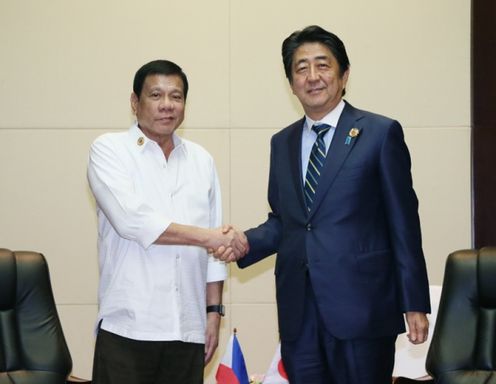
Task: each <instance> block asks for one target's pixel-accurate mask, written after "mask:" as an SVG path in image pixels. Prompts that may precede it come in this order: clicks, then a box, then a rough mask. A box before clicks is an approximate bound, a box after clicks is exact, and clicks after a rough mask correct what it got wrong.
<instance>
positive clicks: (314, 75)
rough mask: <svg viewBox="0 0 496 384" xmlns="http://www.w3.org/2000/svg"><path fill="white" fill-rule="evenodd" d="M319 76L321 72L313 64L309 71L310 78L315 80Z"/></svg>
mask: <svg viewBox="0 0 496 384" xmlns="http://www.w3.org/2000/svg"><path fill="white" fill-rule="evenodd" d="M318 78H319V74H318V71H317V68H316V67H315V66H314V65H311V66H310V68H309V71H308V80H310V81H313V80H317V79H318Z"/></svg>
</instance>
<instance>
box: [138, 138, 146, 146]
mask: <svg viewBox="0 0 496 384" xmlns="http://www.w3.org/2000/svg"><path fill="white" fill-rule="evenodd" d="M144 142H145V139H143V137H140V138H139V139H138V142H137V143H138V145H143V143H144Z"/></svg>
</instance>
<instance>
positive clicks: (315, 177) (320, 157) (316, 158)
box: [305, 124, 331, 211]
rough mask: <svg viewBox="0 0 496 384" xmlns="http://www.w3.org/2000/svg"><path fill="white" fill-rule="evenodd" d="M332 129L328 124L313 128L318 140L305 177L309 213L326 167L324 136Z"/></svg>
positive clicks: (311, 154) (314, 145)
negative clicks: (322, 171)
mask: <svg viewBox="0 0 496 384" xmlns="http://www.w3.org/2000/svg"><path fill="white" fill-rule="evenodd" d="M330 128H331V126H330V125H327V124H319V125H314V126H313V127H312V129H313V130H314V132H315V133H317V140H315V143H314V144H313V147H312V152H310V159H309V160H308V167H307V174H306V177H305V202H306V203H307V209H308V210H309V211H310V208H311V207H312V203H313V198H314V196H315V191H316V190H317V184H318V183H319V177H320V171H321V170H322V167H323V166H324V161H325V158H326V146H325V142H324V136H325V134H326V133H327V132H328V131H329V129H330Z"/></svg>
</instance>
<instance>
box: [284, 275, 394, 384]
mask: <svg viewBox="0 0 496 384" xmlns="http://www.w3.org/2000/svg"><path fill="white" fill-rule="evenodd" d="M306 299H307V301H306V308H305V318H304V320H303V326H302V331H301V333H300V336H299V337H298V339H296V340H294V341H291V342H287V341H286V342H285V341H281V355H282V359H283V362H284V366H285V368H286V372H287V373H288V377H289V382H290V383H291V384H391V377H392V373H393V366H394V353H395V342H396V336H389V337H379V338H374V337H373V335H371V338H368V339H354V340H340V339H337V338H335V337H333V336H332V335H331V334H330V333H329V332H327V330H326V329H325V327H324V324H323V322H322V320H321V316H320V314H319V311H318V309H317V306H316V303H315V297H314V295H313V291H312V288H311V285H310V283H308V284H307V298H306Z"/></svg>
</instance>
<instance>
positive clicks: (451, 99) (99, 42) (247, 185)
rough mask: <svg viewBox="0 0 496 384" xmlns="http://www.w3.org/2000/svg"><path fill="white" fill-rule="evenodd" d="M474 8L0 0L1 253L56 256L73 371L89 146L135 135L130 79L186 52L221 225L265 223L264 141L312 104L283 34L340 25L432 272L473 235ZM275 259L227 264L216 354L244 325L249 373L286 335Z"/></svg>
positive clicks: (84, 304) (86, 359)
mask: <svg viewBox="0 0 496 384" xmlns="http://www.w3.org/2000/svg"><path fill="white" fill-rule="evenodd" d="M469 23H470V2H469V1H463V0H439V1H436V2H432V1H429V0H417V1H404V0H377V1H373V2H370V1H365V0H349V1H339V2H338V1H330V0H325V1H323V0H322V1H320V0H307V1H305V2H292V1H287V0H271V1H265V0H251V1H242V0H217V1H210V2H204V1H182V2H179V1H176V2H168V1H157V0H143V1H139V2H137V1H131V0H107V1H96V0H85V1H83V0H74V1H65V0H51V1H47V2H40V1H37V0H23V1H18V0H0V48H1V51H2V58H1V60H0V106H1V107H0V108H1V109H0V111H1V119H0V180H1V187H0V212H1V214H0V246H1V247H6V248H10V249H13V250H21V249H27V250H36V251H40V252H43V253H44V254H45V256H46V257H47V259H48V262H49V266H50V271H51V274H52V284H53V288H54V292H55V296H56V301H57V304H58V308H59V312H60V315H61V319H62V323H63V327H64V330H65V333H66V337H67V339H68V342H69V346H70V349H71V353H72V357H73V360H74V373H75V374H76V375H78V376H83V377H87V378H89V377H90V375H91V365H92V350H93V334H92V327H93V321H94V318H95V315H96V310H97V304H96V289H97V283H98V270H97V255H96V218H95V213H94V201H93V199H92V197H91V194H90V193H89V190H88V187H87V182H86V176H85V169H86V158H87V152H88V147H89V145H90V143H91V141H92V140H93V139H94V138H95V137H97V136H98V135H100V134H101V133H104V132H107V131H109V130H121V129H126V128H127V127H128V126H129V124H130V123H131V121H132V116H131V113H130V107H129V95H130V92H131V84H132V78H133V76H134V72H135V71H136V70H137V68H138V67H139V66H141V65H142V64H144V63H145V62H147V61H150V60H153V59H156V58H167V59H170V60H173V61H175V62H177V63H178V64H179V65H181V66H182V67H183V69H184V70H185V71H186V73H187V74H188V77H189V80H190V85H191V90H190V95H189V97H188V106H187V118H186V121H185V123H184V124H183V128H184V129H182V130H181V131H182V133H183V134H184V135H185V136H187V137H189V138H191V139H193V140H196V141H198V142H199V143H201V144H202V145H204V146H205V147H206V148H207V149H208V150H209V151H210V152H211V153H212V154H213V156H214V157H215V159H216V162H217V166H218V168H219V173H220V178H221V183H222V189H223V194H224V208H225V215H224V217H225V221H226V222H232V223H234V224H236V225H238V226H240V227H242V228H246V227H249V226H253V225H256V224H258V223H259V222H260V221H261V220H263V219H264V218H265V216H266V212H267V203H266V201H265V195H266V181H267V171H268V151H269V140H270V136H271V135H272V134H273V133H274V132H276V131H278V130H279V129H281V128H282V127H284V126H286V125H288V124H289V123H291V122H292V121H294V120H296V119H297V118H299V117H300V116H301V115H302V111H301V109H300V107H299V105H298V102H297V100H296V99H295V98H294V97H293V96H292V94H291V92H290V90H289V87H288V85H287V82H286V79H285V77H284V73H283V72H284V71H283V68H282V63H281V58H280V46H281V43H282V40H283V39H284V38H285V37H286V36H287V35H289V34H290V33H291V32H293V31H294V30H296V29H300V28H302V27H305V26H306V25H309V24H320V25H321V26H323V27H325V28H326V29H329V30H331V31H333V32H335V33H337V34H338V35H339V36H340V37H341V38H342V39H343V41H344V42H345V44H346V46H347V50H348V54H349V56H350V60H351V64H352V69H351V76H350V82H349V84H348V88H347V99H348V101H350V102H351V103H352V104H354V105H356V106H357V107H359V108H363V109H369V110H373V111H374V112H378V113H381V114H386V115H389V116H392V117H394V118H397V119H398V120H400V121H401V122H402V124H403V126H404V128H405V134H406V140H407V143H408V145H409V147H410V150H411V154H412V159H413V175H414V183H415V187H416V190H417V193H418V196H419V200H420V215H421V220H422V225H423V228H422V229H423V238H424V250H425V255H426V259H427V263H428V268H429V274H430V278H431V283H433V284H440V283H441V281H442V273H443V268H444V260H445V257H446V256H447V254H448V253H449V252H451V251H453V250H455V249H459V248H468V247H470V246H471V239H470V73H469V71H470V46H469V40H470V25H469ZM273 262H274V261H273V260H267V261H264V262H263V263H261V264H260V265H258V266H255V267H253V268H251V270H247V271H243V272H240V271H238V270H237V268H236V267H234V266H233V267H232V268H231V275H230V279H229V281H228V282H227V284H226V288H225V302H226V303H227V304H228V315H227V316H226V318H225V319H224V320H223V324H222V334H221V347H220V350H219V352H218V353H217V355H216V359H215V361H214V362H213V363H212V364H210V365H209V366H208V367H207V380H206V382H208V383H213V382H214V381H213V376H214V374H215V369H216V367H217V363H218V359H219V358H220V357H221V356H222V353H223V346H224V344H225V342H226V341H227V339H228V336H229V334H230V332H231V330H232V328H233V327H237V328H238V338H239V340H240V343H241V345H242V348H243V351H244V353H245V359H246V363H247V365H248V370H249V372H251V373H255V372H257V373H263V372H265V370H266V369H267V367H268V366H269V363H270V360H271V358H272V354H273V353H274V350H275V346H276V343H277V340H278V336H277V327H276V311H275V303H274V288H273V286H274V283H273Z"/></svg>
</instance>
